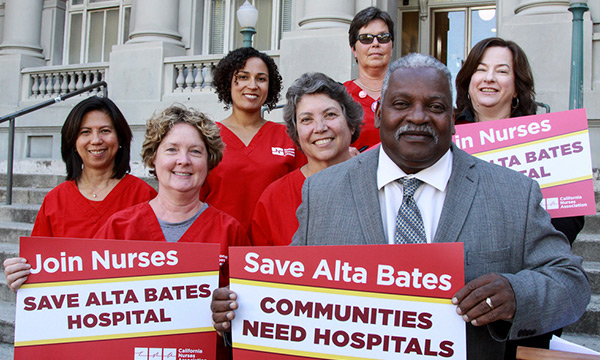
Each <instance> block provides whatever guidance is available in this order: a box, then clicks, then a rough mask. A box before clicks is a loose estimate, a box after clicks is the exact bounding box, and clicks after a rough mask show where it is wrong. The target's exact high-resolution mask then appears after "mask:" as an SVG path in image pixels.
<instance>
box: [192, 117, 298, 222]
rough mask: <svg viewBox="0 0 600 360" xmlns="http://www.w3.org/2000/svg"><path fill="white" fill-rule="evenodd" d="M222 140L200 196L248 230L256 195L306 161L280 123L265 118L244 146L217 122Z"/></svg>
mask: <svg viewBox="0 0 600 360" xmlns="http://www.w3.org/2000/svg"><path fill="white" fill-rule="evenodd" d="M217 125H218V126H219V128H220V129H221V137H222V139H223V142H224V143H225V152H224V154H223V160H222V161H221V163H219V165H217V167H215V168H214V169H213V170H212V171H211V172H210V173H209V174H208V177H207V178H206V181H205V182H204V185H203V186H202V191H201V193H200V199H201V200H202V201H206V202H207V203H208V204H210V205H212V206H214V207H216V208H217V209H220V210H223V211H224V212H226V213H227V214H229V215H231V216H233V217H234V218H236V219H237V220H238V221H239V222H240V223H241V224H242V227H243V228H244V229H245V230H247V229H248V227H249V226H250V220H251V219H252V213H253V211H254V207H255V205H256V202H257V200H258V198H259V196H260V195H261V194H262V192H263V190H264V189H265V188H266V187H267V186H268V185H269V184H271V183H272V182H273V181H275V180H277V179H279V178H280V177H282V176H284V175H285V174H287V173H289V172H291V171H293V170H295V169H297V168H299V167H300V166H302V165H304V164H305V163H306V157H305V156H304V154H303V153H302V152H301V151H300V150H298V148H296V145H295V144H294V142H293V141H292V139H290V137H289V136H288V135H287V133H286V127H285V126H284V125H282V124H277V123H274V122H270V121H267V122H266V123H265V124H264V125H263V126H262V127H261V128H260V129H259V130H258V132H257V133H256V135H254V137H253V138H252V141H250V143H249V144H248V146H246V145H245V144H244V143H243V142H242V141H241V140H240V139H239V138H238V137H237V136H236V135H235V134H234V133H233V132H232V131H231V130H229V129H228V128H227V127H226V126H225V125H223V124H221V123H217Z"/></svg>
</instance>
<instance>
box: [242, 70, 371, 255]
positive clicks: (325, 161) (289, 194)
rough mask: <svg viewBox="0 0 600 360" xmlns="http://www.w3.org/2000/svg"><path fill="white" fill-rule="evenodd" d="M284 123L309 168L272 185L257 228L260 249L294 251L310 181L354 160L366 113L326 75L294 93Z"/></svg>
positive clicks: (310, 78)
mask: <svg viewBox="0 0 600 360" xmlns="http://www.w3.org/2000/svg"><path fill="white" fill-rule="evenodd" d="M286 98H287V103H286V105H285V108H284V109H283V119H284V120H285V123H286V125H287V132H288V135H289V136H290V137H291V138H292V140H294V142H295V143H296V145H297V146H299V147H300V148H301V149H302V152H303V153H304V154H305V155H306V158H307V159H308V163H307V164H306V165H304V166H302V167H301V168H299V169H297V170H295V171H293V172H291V173H289V174H287V175H285V176H284V177H282V178H281V179H279V180H277V181H275V182H273V183H272V184H271V185H269V186H268V187H267V188H266V189H265V191H264V192H263V193H262V195H261V196H260V198H259V200H258V203H257V204H256V208H255V210H254V216H253V218H252V225H251V232H250V236H251V240H252V244H253V245H255V246H258V245H261V246H273V245H289V244H290V243H291V242H292V236H293V235H294V233H295V232H296V230H297V229H298V220H297V219H296V209H297V208H298V206H299V205H300V203H301V202H302V184H304V180H305V179H306V178H307V177H309V176H311V175H313V174H316V173H317V172H319V171H321V170H323V169H325V168H327V167H329V166H332V165H335V164H338V163H341V162H343V161H346V160H348V159H349V158H350V157H351V155H350V152H349V151H348V147H349V146H350V143H351V142H353V141H356V139H358V137H359V135H360V125H361V123H362V117H363V113H362V108H361V106H360V104H358V103H357V102H356V101H354V100H353V99H352V97H351V96H350V95H349V94H348V93H347V92H346V90H345V88H344V86H342V85H341V84H340V83H338V82H336V81H334V80H333V79H331V78H330V77H328V76H326V75H324V74H322V73H306V74H304V75H302V76H300V77H299V78H298V79H297V80H296V81H295V82H294V83H293V84H292V86H290V88H289V89H288V92H287V94H286Z"/></svg>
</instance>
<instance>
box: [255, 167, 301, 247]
mask: <svg viewBox="0 0 600 360" xmlns="http://www.w3.org/2000/svg"><path fill="white" fill-rule="evenodd" d="M305 179H306V178H305V177H304V174H302V171H300V169H297V170H295V171H293V172H291V173H289V174H287V175H286V176H284V177H282V178H281V179H279V180H277V181H275V182H274V183H272V184H271V185H269V186H268V187H267V188H266V189H265V191H264V192H263V193H262V195H261V196H260V199H258V202H257V203H256V209H254V216H253V217H252V226H251V227H250V237H251V241H252V245H254V246H282V245H289V244H291V243H292V237H293V236H294V233H295V232H296V230H298V219H297V218H296V210H297V209H298V206H300V203H301V202H302V184H304V180H305Z"/></svg>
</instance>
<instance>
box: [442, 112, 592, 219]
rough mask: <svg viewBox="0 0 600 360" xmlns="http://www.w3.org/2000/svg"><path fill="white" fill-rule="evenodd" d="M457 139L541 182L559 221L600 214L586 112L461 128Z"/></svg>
mask: <svg viewBox="0 0 600 360" xmlns="http://www.w3.org/2000/svg"><path fill="white" fill-rule="evenodd" d="M453 141H454V143H455V144H456V146H458V147H459V148H461V149H462V150H464V151H466V152H468V153H469V154H471V155H474V156H476V157H478V158H480V159H482V160H485V161H489V162H491V163H494V164H498V165H500V166H504V167H508V168H510V169H513V170H516V171H519V172H521V173H523V174H525V175H527V176H529V177H530V178H532V179H535V180H536V181H537V182H538V183H539V185H540V188H541V189H542V194H543V195H544V200H543V201H542V206H543V207H544V208H545V209H546V210H548V212H549V213H550V216H552V217H553V218H556V217H565V216H579V215H591V214H595V213H596V206H595V199H594V184H593V179H592V158H591V154H590V138H589V135H588V126H587V117H586V113H585V109H577V110H570V111H562V112H556V113H549V114H540V115H531V116H523V117H518V118H512V119H504V120H496V121H488V122H480V123H474V124H466V125H457V126H456V134H455V135H454V138H453Z"/></svg>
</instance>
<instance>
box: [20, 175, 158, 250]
mask: <svg viewBox="0 0 600 360" xmlns="http://www.w3.org/2000/svg"><path fill="white" fill-rule="evenodd" d="M155 196H156V191H155V190H154V189H153V188H152V187H151V186H150V185H148V184H146V183H145V182H144V181H143V180H141V179H138V178H136V177H135V176H133V175H125V177H124V178H123V179H121V181H119V183H118V184H117V185H116V186H115V187H114V188H113V189H112V190H111V191H110V193H109V194H108V195H107V196H106V197H105V198H104V200H102V201H90V200H88V199H87V198H86V197H84V196H83V195H82V194H81V193H80V192H79V189H78V188H77V184H76V183H75V181H65V182H64V183H62V184H60V185H58V186H57V187H55V188H54V189H52V190H51V191H50V192H49V193H48V194H47V195H46V197H45V198H44V202H43V203H42V207H41V208H40V211H39V212H38V214H37V217H36V219H35V224H34V225H33V231H32V232H31V235H32V236H49V237H74V238H91V237H92V236H93V235H94V234H95V233H96V231H97V230H98V229H99V228H100V226H102V225H104V223H105V222H106V220H108V218H109V217H110V216H111V215H112V214H114V213H116V212H117V211H120V210H123V209H125V208H128V207H130V206H133V205H136V204H139V203H141V202H144V201H149V200H150V199H152V198H154V197H155Z"/></svg>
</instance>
